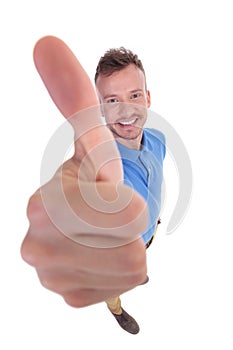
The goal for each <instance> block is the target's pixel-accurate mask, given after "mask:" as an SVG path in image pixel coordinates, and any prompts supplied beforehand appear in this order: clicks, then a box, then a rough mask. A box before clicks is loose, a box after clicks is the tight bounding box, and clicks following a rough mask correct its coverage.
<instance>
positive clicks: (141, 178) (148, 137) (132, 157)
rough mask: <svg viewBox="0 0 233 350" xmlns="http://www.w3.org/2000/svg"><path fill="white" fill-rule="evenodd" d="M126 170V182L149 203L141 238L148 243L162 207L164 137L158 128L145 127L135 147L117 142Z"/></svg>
mask: <svg viewBox="0 0 233 350" xmlns="http://www.w3.org/2000/svg"><path fill="white" fill-rule="evenodd" d="M117 146H118V149H119V152H120V155H121V159H122V165H123V170H124V183H125V184H126V185H128V186H130V187H131V188H133V189H134V190H135V191H137V192H138V193H139V194H140V195H141V196H142V197H143V198H144V199H145V201H146V202H147V205H148V210H149V224H148V228H147V230H146V231H145V232H143V233H142V239H143V241H144V243H145V244H146V243H147V242H148V241H149V240H150V239H151V237H152V236H153V233H154V230H155V227H156V225H157V221H158V218H159V214H160V209H161V187H162V181H163V160H164V157H165V154H166V146H165V137H164V135H163V134H162V133H161V132H160V131H158V130H156V129H149V128H145V129H144V130H143V137H142V147H141V149H140V150H134V149H132V148H129V147H126V146H124V145H122V144H121V143H119V142H117Z"/></svg>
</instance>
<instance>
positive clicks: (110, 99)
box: [106, 98, 118, 103]
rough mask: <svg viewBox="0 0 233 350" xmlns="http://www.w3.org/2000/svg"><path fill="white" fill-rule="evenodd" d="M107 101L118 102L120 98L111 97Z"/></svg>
mask: <svg viewBox="0 0 233 350" xmlns="http://www.w3.org/2000/svg"><path fill="white" fill-rule="evenodd" d="M106 102H107V103H117V102H118V100H117V99H116V98H109V99H108V100H107V101H106Z"/></svg>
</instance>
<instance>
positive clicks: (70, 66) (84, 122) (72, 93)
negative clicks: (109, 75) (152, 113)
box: [33, 36, 123, 182]
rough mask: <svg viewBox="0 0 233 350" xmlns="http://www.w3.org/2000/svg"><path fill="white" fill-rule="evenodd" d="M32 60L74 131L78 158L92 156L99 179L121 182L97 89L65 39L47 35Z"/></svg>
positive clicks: (36, 49) (115, 151) (117, 161)
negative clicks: (102, 117)
mask: <svg viewBox="0 0 233 350" xmlns="http://www.w3.org/2000/svg"><path fill="white" fill-rule="evenodd" d="M33 57H34V62H35V66H36V68H37V70H38V73H39V74H40V76H41V79H42V81H43V82H44V84H45V86H46V88H47V90H48V92H49V94H50V96H51V98H52V100H53V102H54V103H55V105H56V106H57V107H58V109H59V110H60V111H61V113H62V114H63V115H64V117H65V118H67V119H68V121H69V122H70V123H71V124H72V126H73V128H74V134H75V157H76V159H78V161H79V162H81V161H82V160H83V159H84V158H87V157H86V156H87V155H89V158H91V162H92V167H93V165H94V169H95V178H98V180H109V181H113V182H119V181H122V178H123V171H122V167H121V162H120V156H119V153H118V150H117V147H116V144H115V142H114V139H113V136H112V134H111V132H110V131H109V130H108V129H107V128H106V127H105V126H104V125H103V124H102V122H101V112H100V107H99V103H98V99H97V96H96V92H95V89H94V87H93V86H92V83H91V81H90V79H89V77H88V75H87V74H86V72H85V70H84V69H83V67H82V66H81V64H80V62H79V61H78V60H77V58H76V57H75V55H74V54H73V52H72V51H71V50H70V49H69V48H68V46H67V45H66V44H65V43H64V42H63V41H62V40H60V39H58V38H56V37H54V36H46V37H43V38H41V39H40V40H39V41H38V42H37V43H36V45H35V48H34V53H33ZM89 160H90V159H89ZM86 163H88V162H86ZM110 170H111V171H110ZM110 174H111V175H110Z"/></svg>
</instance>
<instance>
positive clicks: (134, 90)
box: [103, 88, 143, 100]
mask: <svg viewBox="0 0 233 350" xmlns="http://www.w3.org/2000/svg"><path fill="white" fill-rule="evenodd" d="M139 91H140V92H143V89H139V88H138V89H133V90H130V91H129V93H130V94H133V93H135V92H139ZM117 96H118V95H117V94H109V95H105V96H104V97H103V98H104V100H106V99H107V98H113V97H117Z"/></svg>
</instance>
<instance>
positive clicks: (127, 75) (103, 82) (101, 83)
mask: <svg viewBox="0 0 233 350" xmlns="http://www.w3.org/2000/svg"><path fill="white" fill-rule="evenodd" d="M96 87H97V90H98V91H99V93H100V94H101V95H103V94H105V93H106V92H108V93H113V94H114V93H115V94H117V93H118V92H121V91H123V90H129V91H131V90H135V89H142V88H144V87H145V76H144V73H143V72H142V71H141V70H140V69H139V68H138V67H136V66H135V65H134V64H130V65H129V66H127V67H125V68H123V69H121V70H120V71H116V72H114V73H113V74H111V75H110V76H104V75H101V74H100V75H99V77H98V78H97V81H96Z"/></svg>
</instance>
